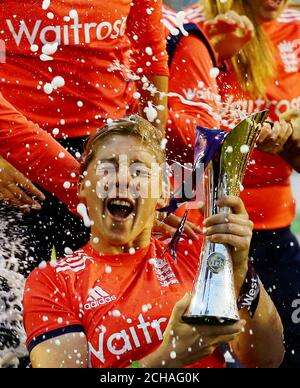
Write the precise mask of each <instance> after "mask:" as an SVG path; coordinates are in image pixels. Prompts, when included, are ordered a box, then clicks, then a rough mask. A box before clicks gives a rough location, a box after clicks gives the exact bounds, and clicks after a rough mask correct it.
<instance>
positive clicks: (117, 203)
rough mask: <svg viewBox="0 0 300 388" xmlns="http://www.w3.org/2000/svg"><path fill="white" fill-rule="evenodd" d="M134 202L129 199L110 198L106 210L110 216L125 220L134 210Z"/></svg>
mask: <svg viewBox="0 0 300 388" xmlns="http://www.w3.org/2000/svg"><path fill="white" fill-rule="evenodd" d="M134 208H135V203H134V201H131V200H129V199H110V200H109V201H108V202H107V210H108V211H109V213H110V215H111V216H112V218H114V219H116V220H118V221H125V220H127V218H128V217H129V216H131V215H132V214H133V212H134Z"/></svg>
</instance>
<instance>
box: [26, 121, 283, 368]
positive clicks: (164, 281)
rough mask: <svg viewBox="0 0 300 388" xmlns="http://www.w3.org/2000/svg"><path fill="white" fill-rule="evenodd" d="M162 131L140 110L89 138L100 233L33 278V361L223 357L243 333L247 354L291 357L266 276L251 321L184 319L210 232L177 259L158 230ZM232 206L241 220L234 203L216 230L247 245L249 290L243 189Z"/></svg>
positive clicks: (240, 248)
mask: <svg viewBox="0 0 300 388" xmlns="http://www.w3.org/2000/svg"><path fill="white" fill-rule="evenodd" d="M154 133H155V136H153V134H154ZM161 140H162V133H161V132H160V131H159V130H156V129H155V128H154V127H152V126H151V125H150V124H149V123H148V122H146V121H145V120H143V119H141V118H138V117H137V116H133V117H130V118H129V119H125V120H119V121H116V122H113V123H111V124H110V125H108V126H105V127H103V128H102V129H101V130H99V132H98V133H97V134H96V135H95V136H93V137H92V138H91V139H90V141H89V142H88V144H87V146H86V150H85V153H84V156H83V165H82V171H86V172H87V173H85V174H84V175H83V180H82V182H81V188H80V192H79V194H80V199H81V201H82V202H83V203H85V204H86V206H87V209H88V214H89V218H90V220H91V222H92V227H91V238H90V242H89V243H88V244H87V245H86V246H85V247H83V248H82V249H81V250H79V251H77V252H74V253H72V254H70V255H69V256H67V257H65V258H63V259H61V260H59V261H58V262H56V263H52V264H48V265H46V264H45V265H44V264H43V265H42V266H40V268H37V269H36V270H35V271H34V272H33V273H32V274H31V275H30V277H29V278H28V280H27V283H26V286H25V291H24V324H25V329H26V332H27V336H28V339H27V346H28V348H29V350H30V352H31V361H32V365H33V367H87V366H88V365H89V366H91V367H127V366H130V364H131V362H132V361H133V360H135V361H137V360H138V361H139V364H140V366H141V367H182V366H187V365H192V366H195V367H222V366H223V364H224V362H223V360H222V359H221V358H220V353H219V352H218V351H215V349H217V348H218V345H219V344H220V343H221V342H231V343H232V346H233V349H234V350H235V352H236V354H237V356H238V358H239V360H240V361H241V362H243V363H244V364H245V365H249V366H250V365H251V366H275V367H276V366H278V365H279V364H280V362H281V359H282V356H283V346H282V337H281V336H282V332H281V323H280V319H279V317H278V315H277V312H276V310H275V308H274V306H273V304H272V302H271V300H270V298H269V297H268V296H267V294H266V292H265V290H264V289H263V287H262V289H261V297H260V300H259V305H258V310H257V311H256V314H255V315H254V317H253V318H250V316H249V315H248V312H247V311H245V310H241V317H242V319H244V320H245V322H238V323H236V324H234V325H230V326H222V325H221V326H197V327H196V328H193V326H192V325H188V324H185V323H183V322H182V320H181V316H182V314H183V312H184V311H185V309H186V308H187V305H188V303H189V302H190V296H189V294H187V295H185V297H184V298H182V297H183V296H184V294H185V293H186V292H187V291H189V290H191V287H192V282H193V279H194V276H195V271H196V268H197V261H198V255H199V249H200V246H201V242H197V243H191V242H188V241H182V242H181V244H180V248H179V252H178V261H177V263H175V262H174V261H173V259H172V258H171V256H170V255H169V254H168V253H167V252H166V250H165V248H166V244H165V243H163V242H160V241H158V240H157V239H155V238H151V231H152V227H153V222H154V218H155V210H156V208H157V206H159V204H160V205H161V204H162V202H163V192H162V190H161V187H162V175H161V169H160V167H159V166H160V165H161V163H164V162H165V155H164V151H162V149H161ZM116 145H118V146H117V147H116ZM155 163H156V168H153V164H155ZM155 177H156V178H158V181H157V180H156V179H155ZM137 178H138V182H137V181H136V179H137ZM153 179H154V180H153ZM154 182H155V184H156V185H155V186H153V185H154ZM157 182H159V183H158V186H159V188H158V193H157V194H156V196H153V197H152V196H150V195H148V193H153V191H152V190H153V189H154V190H155V189H156V188H157ZM136 184H137V185H136ZM133 186H134V187H135V188H136V190H138V195H137V192H136V195H135V196H134V195H133V193H134V191H132V190H131V188H132V187H133ZM124 189H125V192H124V191H123V190H124ZM114 190H115V191H114ZM105 192H106V196H103V194H104V193H105ZM108 193H109V196H108V197H107V194H108ZM161 196H162V197H161ZM160 197H161V198H160ZM220 206H221V207H223V206H229V207H231V208H232V210H233V213H234V215H233V216H232V217H230V222H229V223H228V222H226V218H225V217H228V215H226V216H225V215H224V214H223V215H216V216H213V217H211V218H209V219H207V220H206V227H207V230H206V236H207V237H208V238H210V239H212V241H218V242H220V243H229V244H231V245H232V246H233V247H234V248H235V249H234V251H233V252H234V253H233V261H234V277H235V287H236V292H237V294H239V292H240V288H241V286H242V284H243V282H244V279H245V276H246V273H247V261H248V249H249V244H250V240H251V228H252V224H251V222H250V221H249V219H248V215H247V213H246V211H245V208H244V206H243V203H242V201H241V200H240V199H239V198H236V197H228V198H223V199H221V200H220ZM229 230H230V231H231V232H228V231H229ZM174 305H175V306H174ZM270 322H272V330H270ZM244 324H245V331H244V332H243V333H241V330H242V327H243V326H244ZM200 339H201V342H200V343H199V341H200ZM174 343H175V344H176V347H175V348H174ZM270 349H271V352H270Z"/></svg>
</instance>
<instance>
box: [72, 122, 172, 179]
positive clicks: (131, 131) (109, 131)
mask: <svg viewBox="0 0 300 388" xmlns="http://www.w3.org/2000/svg"><path fill="white" fill-rule="evenodd" d="M111 135H122V136H123V135H129V136H135V137H138V138H140V139H141V143H142V144H145V146H147V147H148V148H149V149H151V150H152V151H153V153H154V154H155V155H156V157H157V159H158V160H159V161H160V162H162V163H163V162H164V161H165V160H166V154H165V151H164V149H163V147H162V146H161V144H162V141H163V139H164V133H163V132H162V131H161V130H160V129H158V128H156V127H154V126H153V125H152V124H150V123H149V121H147V120H145V119H143V118H142V117H140V116H138V115H132V116H129V117H125V118H122V119H118V120H114V121H112V122H110V123H109V124H107V125H104V126H103V127H101V128H99V129H98V130H97V131H96V132H95V133H94V134H93V135H91V136H90V137H89V138H88V139H87V141H86V143H85V145H84V152H83V154H82V156H81V169H80V170H81V171H80V172H81V176H82V174H83V172H84V171H86V169H87V168H88V166H89V164H90V163H91V162H92V160H93V159H94V157H95V154H96V152H97V146H98V145H99V144H100V141H101V140H103V139H104V138H105V137H107V136H111Z"/></svg>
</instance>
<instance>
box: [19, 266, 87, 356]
mask: <svg viewBox="0 0 300 388" xmlns="http://www.w3.org/2000/svg"><path fill="white" fill-rule="evenodd" d="M67 290H68V288H67V285H66V284H65V281H64V279H63V278H62V277H61V276H60V275H59V274H57V273H56V272H55V268H53V267H51V266H50V264H48V266H47V267H46V268H44V269H39V268H37V269H35V270H34V271H33V272H32V273H31V275H30V276H29V277H28V279H27V281H26V284H25V289H24V296H23V307H24V316H23V317H24V328H25V331H26V334H27V341H26V346H27V348H28V350H29V352H30V351H31V350H32V349H33V348H34V347H35V346H36V345H38V344H40V343H42V342H44V341H47V340H49V339H51V338H55V337H58V336H60V335H62V334H67V333H75V332H83V331H84V329H83V326H82V323H81V321H80V319H79V317H78V315H77V314H76V312H75V311H74V309H72V306H71V303H70V296H69V295H68V291H67Z"/></svg>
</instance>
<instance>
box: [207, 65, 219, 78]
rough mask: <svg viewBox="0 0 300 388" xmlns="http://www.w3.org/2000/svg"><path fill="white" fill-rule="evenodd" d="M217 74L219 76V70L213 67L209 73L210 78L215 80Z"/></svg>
mask: <svg viewBox="0 0 300 388" xmlns="http://www.w3.org/2000/svg"><path fill="white" fill-rule="evenodd" d="M219 74H220V70H219V69H218V68H217V67H213V68H212V69H210V71H209V76H210V78H217V77H218V75H219Z"/></svg>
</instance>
